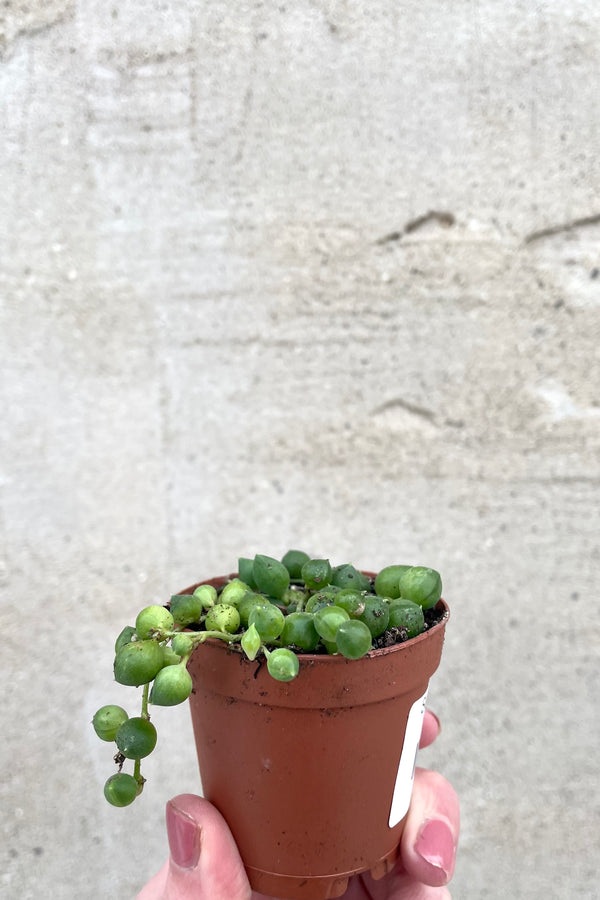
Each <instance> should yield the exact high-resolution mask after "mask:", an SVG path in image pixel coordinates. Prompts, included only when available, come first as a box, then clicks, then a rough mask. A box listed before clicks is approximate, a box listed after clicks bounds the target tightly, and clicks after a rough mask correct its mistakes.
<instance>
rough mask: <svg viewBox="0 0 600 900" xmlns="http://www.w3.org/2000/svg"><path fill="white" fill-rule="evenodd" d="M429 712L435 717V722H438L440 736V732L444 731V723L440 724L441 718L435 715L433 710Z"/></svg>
mask: <svg viewBox="0 0 600 900" xmlns="http://www.w3.org/2000/svg"><path fill="white" fill-rule="evenodd" d="M429 712H430V714H431V715H432V716H433V718H434V719H435V721H436V722H437V727H438V734H439V733H440V731H441V730H442V723H441V722H440V720H439V718H438V717H437V716H436V714H435V713H434V712H432V710H429Z"/></svg>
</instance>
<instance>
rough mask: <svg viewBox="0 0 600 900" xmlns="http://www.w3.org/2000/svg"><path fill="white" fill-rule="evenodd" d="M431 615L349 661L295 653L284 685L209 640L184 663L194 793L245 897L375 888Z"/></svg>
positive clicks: (314, 895)
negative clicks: (233, 848) (293, 670)
mask: <svg viewBox="0 0 600 900" xmlns="http://www.w3.org/2000/svg"><path fill="white" fill-rule="evenodd" d="M367 574H369V573H367ZM230 577H233V576H228V577H222V578H215V579H211V580H209V581H208V582H207V583H209V584H213V585H215V586H216V587H219V586H220V585H222V584H224V583H225V582H226V581H227V580H228V578H230ZM195 587H196V585H194V586H192V587H191V588H187V589H186V591H182V593H187V592H191V591H193V589H194V588H195ZM439 608H440V610H442V611H443V613H444V616H443V618H442V620H441V621H440V622H439V623H438V624H437V625H434V626H433V627H432V628H430V629H429V630H428V631H427V632H424V633H423V634H421V635H419V636H418V637H416V638H413V639H412V640H410V641H407V642H405V643H403V644H397V645H395V646H393V647H390V648H386V649H384V650H374V651H371V652H370V653H369V654H368V656H366V657H364V658H363V659H359V660H347V659H345V658H344V657H342V656H336V655H334V656H327V655H317V654H316V655H308V654H307V655H304V656H300V657H299V659H300V673H299V675H298V676H297V678H296V679H294V680H293V681H291V682H288V683H282V682H278V681H275V680H274V679H273V678H271V676H270V675H269V674H268V672H267V668H266V665H265V664H264V662H263V663H262V665H261V663H260V660H256V661H254V662H250V661H249V660H248V659H246V658H245V657H244V656H243V655H241V654H240V653H239V652H236V651H234V650H232V649H231V648H230V647H229V646H228V645H227V644H225V643H223V642H221V641H207V642H206V643H205V644H203V645H201V646H200V647H198V648H197V649H196V650H195V651H194V653H193V654H192V657H191V659H190V662H189V671H190V673H191V675H192V678H193V682H194V689H193V692H192V695H191V697H190V706H191V713H192V722H193V726H194V735H195V739H196V746H197V751H198V761H199V765H200V776H201V779H202V786H203V791H204V796H205V797H206V798H207V799H208V800H210V801H211V802H212V803H214V805H215V806H216V807H217V808H218V809H219V810H220V812H221V813H222V814H223V816H224V817H225V819H226V820H227V822H228V824H229V827H230V828H231V831H232V833H233V836H234V838H235V840H236V842H237V845H238V847H239V850H240V853H241V855H242V859H243V860H244V864H245V866H246V871H247V872H248V877H249V879H250V883H251V885H252V887H253V888H254V890H256V891H259V892H260V893H263V894H267V895H268V896H272V897H278V898H289V900H302V898H304V900H327V898H330V897H339V896H341V895H342V894H343V893H344V891H345V890H346V888H347V884H348V879H349V877H350V876H351V875H354V874H356V873H358V872H362V871H365V870H370V871H371V873H372V874H373V875H374V877H375V878H379V877H382V876H383V875H385V874H386V873H387V872H388V871H389V870H390V869H391V868H392V866H393V865H394V862H395V861H396V859H397V856H398V844H399V841H400V836H401V834H402V829H403V826H404V819H405V817H406V812H407V810H408V805H409V802H410V792H411V789H412V779H413V773H414V763H415V756H416V751H417V747H418V742H419V737H420V732H421V724H422V718H423V713H424V710H425V698H426V693H427V688H428V684H429V679H430V677H431V675H432V674H433V673H434V672H435V670H436V669H437V667H438V665H439V662H440V657H441V652H442V644H443V640H444V630H445V626H446V622H447V620H448V616H449V611H448V607H447V606H446V604H445V603H444V601H443V600H440V602H439Z"/></svg>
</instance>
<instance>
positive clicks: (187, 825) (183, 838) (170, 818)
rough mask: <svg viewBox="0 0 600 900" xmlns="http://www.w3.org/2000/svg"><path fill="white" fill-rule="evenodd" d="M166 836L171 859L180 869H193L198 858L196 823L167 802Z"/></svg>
mask: <svg viewBox="0 0 600 900" xmlns="http://www.w3.org/2000/svg"><path fill="white" fill-rule="evenodd" d="M167 835H168V837H169V847H170V850H171V859H172V860H173V862H174V863H176V864H177V865H178V866H181V868H182V869H193V868H194V867H195V866H197V865H198V859H199V858H200V829H199V828H198V825H197V823H196V822H195V821H194V819H192V817H191V816H189V815H188V814H187V813H185V812H183V810H181V809H179V808H178V807H177V806H175V804H174V803H173V802H172V801H170V800H169V802H168V803H167Z"/></svg>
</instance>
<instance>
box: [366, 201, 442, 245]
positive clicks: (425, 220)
mask: <svg viewBox="0 0 600 900" xmlns="http://www.w3.org/2000/svg"><path fill="white" fill-rule="evenodd" d="M430 222H436V223H437V224H438V225H441V226H442V228H451V227H452V225H454V224H455V223H456V217H455V216H454V214H453V213H451V212H447V211H445V210H439V209H430V210H429V211H428V212H426V213H424V214H423V215H422V216H417V217H416V218H415V219H409V221H408V222H407V223H406V225H405V226H404V228H402V229H401V230H399V231H390V233H389V234H385V235H384V236H383V237H381V238H378V239H377V240H376V241H375V243H376V244H389V243H391V242H392V241H399V240H401V239H402V237H403V236H404V235H405V234H412V233H413V232H414V231H418V230H419V228H423V226H424V225H428V224H429V223H430Z"/></svg>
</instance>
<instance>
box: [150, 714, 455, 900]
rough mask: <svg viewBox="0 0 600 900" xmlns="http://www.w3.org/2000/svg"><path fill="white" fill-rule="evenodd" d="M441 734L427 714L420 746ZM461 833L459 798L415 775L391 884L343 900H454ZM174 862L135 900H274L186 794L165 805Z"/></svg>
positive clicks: (206, 811)
mask: <svg viewBox="0 0 600 900" xmlns="http://www.w3.org/2000/svg"><path fill="white" fill-rule="evenodd" d="M439 730H440V726H439V722H438V720H437V718H436V717H435V716H434V715H433V713H430V712H429V711H426V713H425V719H424V721H423V731H422V733H421V741H420V746H421V747H426V746H427V745H428V744H430V743H431V742H432V741H433V740H435V738H436V737H437V735H438V733H439ZM458 831H459V807H458V798H457V796H456V794H455V792H454V789H453V788H452V786H451V785H450V784H449V783H448V782H447V781H446V779H445V778H443V777H442V776H441V775H439V774H438V773H437V772H431V771H429V770H428V769H420V768H417V769H416V771H415V783H414V788H413V795H412V800H411V805H410V809H409V812H408V816H407V819H406V823H405V826H404V832H403V834H402V839H401V844H400V860H399V862H398V863H397V864H396V866H395V867H394V869H393V871H392V872H390V874H389V875H387V876H386V877H385V878H382V879H381V880H379V881H375V880H374V879H373V878H372V877H371V876H370V875H369V874H368V873H363V874H361V875H355V876H354V877H353V878H352V879H350V882H349V885H348V890H347V891H346V893H345V894H344V897H343V900H449V898H450V894H449V892H448V890H447V888H446V887H444V885H445V884H446V883H447V882H448V881H449V880H450V878H451V877H452V874H453V872H454V862H455V856H456V847H457V842H458ZM167 833H168V836H169V846H170V850H171V856H170V859H169V860H168V861H167V862H166V863H165V865H164V866H163V867H162V869H161V870H160V871H159V872H158V873H157V874H156V875H155V876H154V878H152V879H151V880H150V881H149V882H148V884H147V885H146V886H145V887H144V888H142V891H141V892H140V893H139V894H138V896H137V900H273V898H265V897H264V895H263V894H257V893H256V892H255V891H252V890H251V888H250V884H249V882H248V878H247V876H246V872H245V869H244V866H243V863H242V860H241V858H240V855H239V852H238V849H237V847H236V845H235V842H234V840H233V837H232V835H231V832H230V831H229V828H228V827H227V823H226V822H225V820H224V819H223V817H222V816H221V815H220V813H219V812H217V810H216V809H215V808H214V806H211V804H210V803H208V801H207V800H203V799H202V798H201V797H197V796H195V795H194V794H180V795H179V796H178V797H175V798H174V799H173V800H170V801H169V803H168V804H167Z"/></svg>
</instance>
